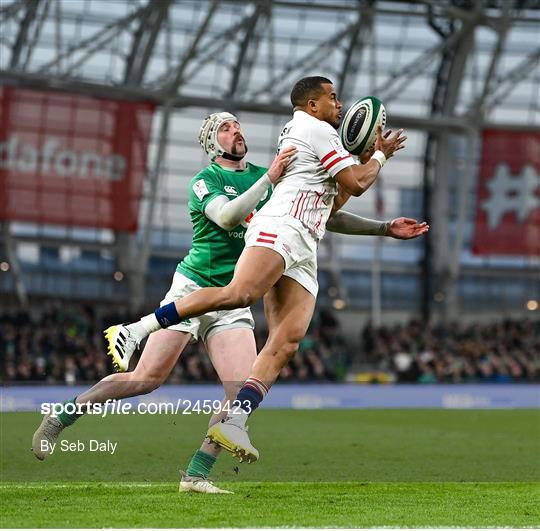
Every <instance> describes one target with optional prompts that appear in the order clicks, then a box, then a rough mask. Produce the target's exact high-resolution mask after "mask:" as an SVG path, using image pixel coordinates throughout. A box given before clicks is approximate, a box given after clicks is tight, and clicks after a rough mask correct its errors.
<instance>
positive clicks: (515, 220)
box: [473, 130, 540, 256]
mask: <svg viewBox="0 0 540 531" xmlns="http://www.w3.org/2000/svg"><path fill="white" fill-rule="evenodd" d="M473 252H474V253H476V254H490V255H521V256H540V132H510V131H497V130H486V131H484V132H483V136H482V160H481V163H480V171H479V175H478V189H477V201H476V226H475V234H474V241H473Z"/></svg>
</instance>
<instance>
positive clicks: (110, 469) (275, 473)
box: [0, 410, 540, 527]
mask: <svg viewBox="0 0 540 531" xmlns="http://www.w3.org/2000/svg"><path fill="white" fill-rule="evenodd" d="M0 420H1V437H0V441H1V452H0V453H1V479H2V488H1V489H0V495H1V496H2V511H1V513H0V514H1V520H0V525H1V526H2V527H47V526H48V527H103V526H109V527H115V526H116V527H205V526H210V527H225V526H235V527H250V526H259V527H260V526H334V527H339V526H341V527H359V526H360V527H362V526H364V527H366V526H409V527H411V526H412V527H414V526H425V527H428V526H429V527H433V526H435V527H436V526H462V527H463V526H465V527H466V526H473V527H478V526H512V527H520V526H540V512H539V510H538V507H539V506H540V411H538V410H515V411H502V410H501V411H499V410H490V411H485V410H482V411H479V410H477V411H457V410H324V411H289V410H261V411H259V412H257V414H256V415H254V417H253V419H252V421H251V422H250V426H251V434H252V440H253V442H254V443H255V444H256V446H257V447H258V448H259V450H260V451H261V460H260V462H259V463H256V464H253V465H240V466H239V467H238V466H237V464H236V462H235V461H234V460H233V459H232V458H231V457H230V456H229V455H223V456H222V457H220V459H219V461H218V465H217V467H216V468H215V473H214V477H215V478H216V479H217V480H218V481H219V484H220V486H224V487H225V488H230V489H231V490H234V491H235V492H236V495H235V496H223V497H219V496H218V497H212V498H211V502H209V499H208V497H204V496H200V495H192V494H187V495H186V494H179V493H178V492H177V491H176V489H177V486H176V483H175V482H176V479H177V470H178V469H179V468H185V467H186V465H187V461H188V460H189V457H190V456H191V454H192V453H193V452H194V450H195V449H196V448H197V447H198V445H199V443H200V441H201V438H202V435H203V433H204V431H205V425H206V422H207V421H208V418H207V417H204V416H199V415H192V416H181V415H180V416H176V417H174V416H172V415H133V416H131V415H125V416H122V415H115V416H109V417H107V418H105V419H100V418H98V417H91V416H86V417H84V418H82V419H81V420H80V421H78V422H77V423H76V424H75V425H74V426H73V427H72V428H69V429H67V430H65V431H64V432H63V434H62V435H63V438H64V439H66V440H68V441H70V442H74V441H77V440H80V441H82V442H84V443H85V444H88V440H89V439H91V438H93V439H97V440H101V441H104V440H107V439H109V440H111V441H113V442H116V443H118V447H117V451H116V452H115V454H114V455H109V454H103V453H90V452H88V451H87V450H86V451H83V452H60V451H58V450H57V452H56V453H55V454H54V455H53V456H51V457H50V458H49V459H48V460H46V461H45V462H39V461H37V460H36V459H35V458H34V457H33V455H32V454H31V452H30V451H29V448H30V441H31V437H32V433H33V431H34V430H35V428H36V427H37V425H38V423H39V420H40V416H39V415H36V414H32V413H5V414H2V415H1V416H0ZM29 507H32V510H31V511H29V510H28V508H29Z"/></svg>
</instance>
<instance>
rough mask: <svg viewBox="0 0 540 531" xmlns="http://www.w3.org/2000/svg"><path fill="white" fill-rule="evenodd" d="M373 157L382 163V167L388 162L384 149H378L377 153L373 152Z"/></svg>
mask: <svg viewBox="0 0 540 531" xmlns="http://www.w3.org/2000/svg"><path fill="white" fill-rule="evenodd" d="M371 158H372V159H375V160H376V161H377V162H378V163H379V164H380V165H381V168H382V167H383V166H384V164H385V162H386V156H385V154H384V153H383V152H382V151H380V150H379V149H378V150H377V151H375V153H373V155H371Z"/></svg>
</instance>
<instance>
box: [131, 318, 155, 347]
mask: <svg viewBox="0 0 540 531" xmlns="http://www.w3.org/2000/svg"><path fill="white" fill-rule="evenodd" d="M126 328H127V329H128V330H129V332H130V334H132V335H133V337H134V339H135V340H136V341H137V342H138V343H139V342H141V341H142V340H143V339H144V338H145V337H147V336H149V335H150V334H151V333H152V332H156V331H157V330H160V329H161V326H160V325H159V322H158V320H157V319H156V316H155V315H154V314H153V313H151V314H150V315H145V316H144V317H143V318H142V319H141V320H140V321H137V322H136V323H131V324H129V325H127V327H126Z"/></svg>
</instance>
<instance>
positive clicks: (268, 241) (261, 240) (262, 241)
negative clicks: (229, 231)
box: [255, 238, 276, 245]
mask: <svg viewBox="0 0 540 531" xmlns="http://www.w3.org/2000/svg"><path fill="white" fill-rule="evenodd" d="M255 241H256V242H261V243H271V244H272V245H274V243H276V242H275V241H274V240H265V239H264V238H257V239H256V240H255Z"/></svg>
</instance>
